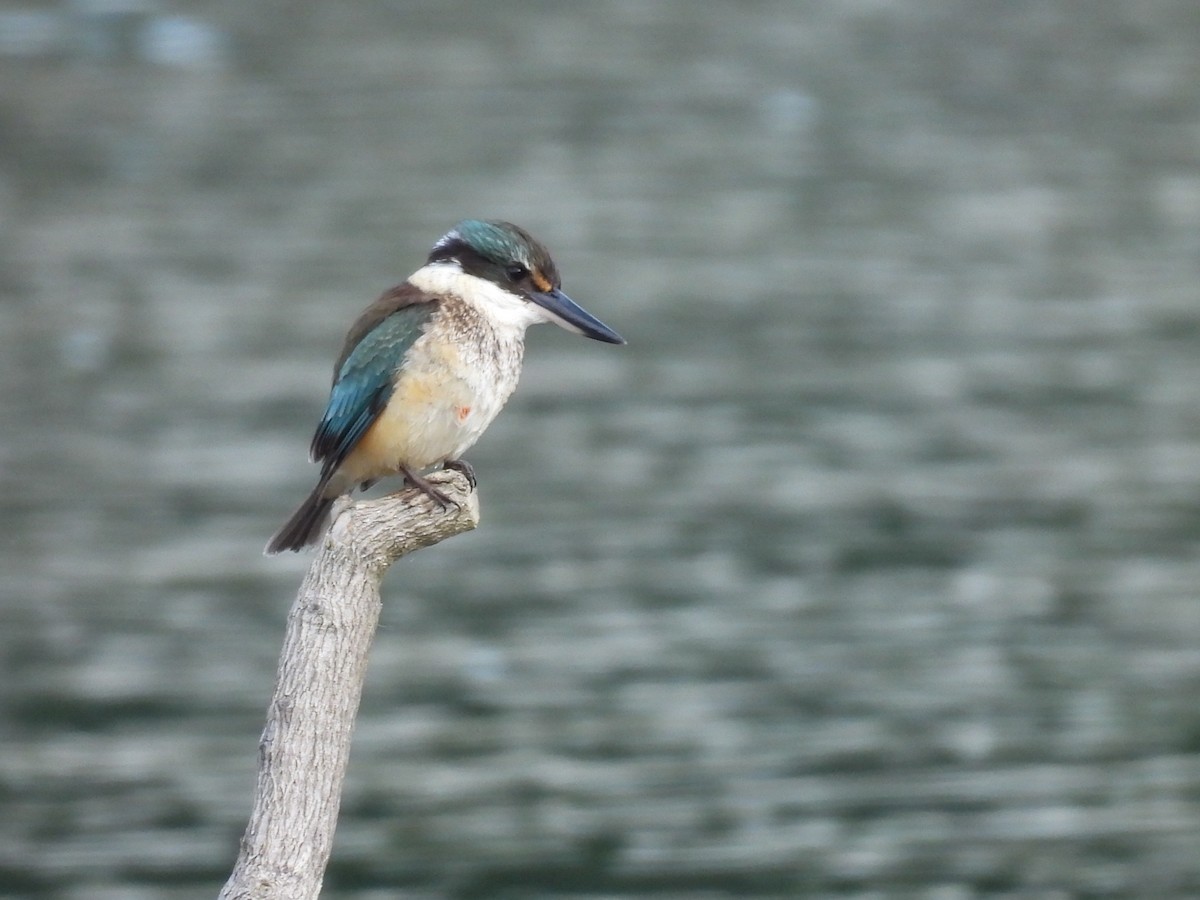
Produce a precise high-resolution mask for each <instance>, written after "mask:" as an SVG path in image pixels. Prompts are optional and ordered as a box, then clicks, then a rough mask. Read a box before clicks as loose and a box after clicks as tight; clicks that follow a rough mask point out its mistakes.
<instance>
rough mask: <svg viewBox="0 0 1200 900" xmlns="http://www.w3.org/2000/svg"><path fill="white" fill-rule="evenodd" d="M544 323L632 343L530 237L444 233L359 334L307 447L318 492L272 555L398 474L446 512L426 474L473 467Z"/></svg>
mask: <svg viewBox="0 0 1200 900" xmlns="http://www.w3.org/2000/svg"><path fill="white" fill-rule="evenodd" d="M539 322H553V323H554V324H555V325H559V326H561V327H562V328H565V329H566V330H568V331H573V332H575V333H577V334H581V335H583V336H584V337H589V338H592V339H593V340H597V341H604V342H605V343H609V344H624V343H625V339H624V338H622V337H621V336H620V335H619V334H617V333H616V332H615V331H613V330H612V329H611V328H609V327H608V326H607V325H605V324H604V323H603V322H601V321H600V320H599V319H597V318H596V317H595V316H593V315H592V314H591V313H589V312H588V311H587V310H585V309H584V308H583V307H581V306H579V304H577V303H575V302H574V301H573V300H572V299H571V298H570V297H568V296H567V295H566V294H564V293H563V291H562V280H561V279H560V277H559V274H558V268H557V267H556V266H555V265H554V261H553V260H552V259H551V258H550V254H549V252H548V251H547V250H546V248H545V247H544V246H542V245H541V244H540V243H538V242H537V241H536V240H534V238H533V237H532V236H531V235H530V234H529V233H528V232H527V231H525V230H524V229H522V228H518V227H517V226H516V225H513V224H512V223H511V222H500V221H482V220H478V219H467V220H465V221H463V222H459V223H458V224H457V225H455V226H454V227H453V228H452V229H450V231H448V232H446V234H445V235H443V236H442V237H441V238H439V239H438V241H437V243H435V244H434V245H433V250H431V251H430V253H429V258H428V260H426V262H425V265H424V266H422V267H421V268H420V269H418V270H417V271H416V272H414V273H413V274H412V275H410V276H409V277H408V280H407V281H405V282H404V283H403V284H400V285H397V286H396V287H393V288H391V289H390V290H387V291H385V292H384V293H383V295H382V296H381V297H380V298H379V299H378V300H376V301H375V302H374V303H372V304H371V305H370V306H368V307H367V308H366V309H365V310H364V311H363V313H362V315H361V316H359V318H358V321H356V322H355V323H354V325H352V326H351V328H350V331H349V333H348V334H347V335H346V341H345V344H344V345H343V347H342V353H341V355H340V356H339V357H338V360H337V362H336V363H335V364H334V367H333V387H332V388H331V390H330V393H329V402H328V404H327V405H326V407H325V415H324V416H323V417H322V418H321V422H320V424H319V425H317V430H316V433H315V434H314V435H313V439H312V444H311V446H310V448H309V455H310V457H311V459H312V461H313V462H319V463H321V474H320V477H319V478H318V479H317V486H316V487H315V488H313V491H312V493H311V494H309V495H308V498H307V499H306V500H305V501H304V502H303V503H302V504H300V508H299V509H297V510H296V512H295V513H294V514H293V515H292V517H291V518H290V519H288V521H287V523H286V524H285V525H284V526H283V527H282V528H280V529H279V531H278V532H277V533H276V534H275V536H274V537H273V538H271V541H270V543H268V544H267V548H266V552H267V553H268V554H275V553H280V552H282V551H284V550H300V549H302V548H304V547H307V546H309V545H312V544H315V543H316V542H317V539H318V538H319V537H320V536H321V534H322V533H323V532H324V530H325V527H326V526H327V524H328V519H329V513H330V510H331V509H332V507H333V504H334V501H336V500H337V498H338V497H340V496H342V495H343V494H347V493H350V492H352V491H353V490H355V489H356V488H363V489H365V488H368V487H370V486H371V485H372V484H374V483H375V482H376V481H378V480H379V479H380V478H384V477H386V476H389V475H402V476H404V479H405V481H406V482H407V483H408V484H410V485H412V486H413V487H415V488H418V489H419V490H421V491H422V492H424V493H425V494H426V495H428V496H429V497H431V498H432V499H433V500H434V501H436V502H437V503H438V504H439V505H440V506H441V507H442V508H443V509H445V508H447V507H448V506H449V505H450V503H451V501H450V499H449V497H447V495H446V494H445V493H443V492H442V491H441V490H439V489H438V488H437V487H436V486H435V485H433V484H431V483H430V482H429V481H428V480H427V479H426V478H425V477H424V473H426V472H428V471H429V470H430V469H432V468H434V467H435V466H439V465H440V466H443V467H445V466H460V467H461V466H465V464H464V463H462V461H461V458H462V454H463V453H465V452H466V451H467V450H468V449H469V448H470V447H471V446H472V445H474V443H475V442H476V441H477V440H479V438H480V436H481V435H482V434H483V432H484V431H485V430H486V429H487V427H488V425H490V424H491V423H492V420H493V419H495V418H496V415H497V414H498V413H499V412H500V410H501V408H502V407H503V406H504V404H505V402H506V401H507V400H508V398H509V396H511V395H512V392H513V390H514V389H515V388H516V386H517V379H518V377H519V376H520V374H521V360H522V357H523V355H524V350H525V329H526V328H528V327H529V326H530V325H535V324H537V323H539ZM467 471H468V472H469V467H468V468H467Z"/></svg>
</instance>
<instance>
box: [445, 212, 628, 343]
mask: <svg viewBox="0 0 1200 900" xmlns="http://www.w3.org/2000/svg"><path fill="white" fill-rule="evenodd" d="M429 264H430V265H453V266H457V267H458V268H459V269H460V270H461V271H462V272H463V273H464V274H466V275H471V276H474V277H475V278H480V279H482V280H484V281H487V282H489V283H490V284H493V285H495V286H496V287H499V288H500V289H501V290H502V291H504V292H505V293H506V294H509V295H512V296H513V297H515V298H517V299H518V300H519V301H520V302H521V303H525V304H529V306H530V310H531V312H534V317H535V318H537V319H540V320H542V321H546V322H553V323H554V324H555V325H558V326H560V327H562V328H565V329H567V330H568V331H574V332H575V333H577V334H582V335H583V336H584V337H589V338H593V339H594V340H597V341H604V342H606V343H609V344H623V343H625V339H624V338H623V337H621V336H620V335H619V334H617V333H616V332H615V331H613V330H612V329H611V328H609V327H608V326H607V325H605V324H604V323H603V322H601V321H600V320H599V319H597V318H596V317H595V316H593V315H592V314H591V313H589V312H588V311H587V310H585V309H584V308H583V307H581V306H580V305H579V304H577V303H576V302H575V301H573V300H572V299H571V298H570V297H568V296H567V295H566V294H564V293H563V292H562V288H561V285H562V279H561V278H559V275H558V268H557V267H556V266H555V265H554V260H552V259H551V258H550V254H549V252H547V250H546V248H545V247H543V246H542V245H541V244H540V243H538V242H537V241H536V240H535V239H534V238H533V236H532V235H531V234H529V232H527V231H525V230H524V229H523V228H519V227H517V226H516V225H513V224H512V223H511V222H495V221H482V220H480V219H466V220H464V221H462V222H459V223H458V224H457V225H455V226H454V227H453V228H452V229H450V231H448V232H446V234H444V235H443V236H442V237H441V238H440V239H439V240H438V242H437V243H436V244H434V246H433V250H432V251H430V254H429Z"/></svg>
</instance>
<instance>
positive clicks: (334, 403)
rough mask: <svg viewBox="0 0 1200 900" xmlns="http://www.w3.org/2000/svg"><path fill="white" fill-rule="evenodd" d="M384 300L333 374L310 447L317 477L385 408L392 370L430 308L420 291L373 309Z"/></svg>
mask: <svg viewBox="0 0 1200 900" xmlns="http://www.w3.org/2000/svg"><path fill="white" fill-rule="evenodd" d="M394 293H395V292H390V294H394ZM388 299H389V294H385V295H384V296H383V297H381V298H380V300H379V301H377V302H376V304H375V305H374V306H372V307H370V308H369V309H368V310H367V312H366V313H365V314H364V317H363V319H362V320H360V324H358V325H356V326H355V327H354V328H352V329H351V331H350V335H349V337H348V339H347V346H346V349H345V350H344V351H343V352H342V356H341V359H339V360H338V365H337V368H336V369H335V370H334V376H333V389H332V390H331V391H330V393H329V404H328V406H326V407H325V415H324V416H323V417H322V419H321V424H320V425H318V426H317V432H316V434H314V435H313V439H312V446H311V447H310V453H311V455H312V458H313V461H314V462H317V461H320V462H323V463H324V465H323V466H322V467H321V475H322V478H328V477H329V476H330V475H332V474H333V473H334V472H335V471H336V470H337V468H338V466H340V465H341V464H342V462H343V461H344V460H345V459H346V457H347V456H348V455H349V453H350V451H351V450H353V449H354V445H355V444H357V443H358V442H359V440H360V439H361V438H362V436H363V435H364V434H366V432H367V429H368V428H370V427H371V424H372V423H373V422H374V421H375V419H376V418H378V416H379V413H380V412H382V410H383V408H384V407H385V406H386V405H387V402H388V398H390V397H391V395H392V380H393V376H394V374H395V371H396V367H397V366H399V365H400V361H401V360H402V359H403V358H404V354H405V353H407V352H408V349H409V347H411V346H412V345H413V342H414V341H416V339H417V338H419V337H420V336H421V333H422V331H423V330H424V328H425V324H426V323H427V322H428V321H429V319H430V317H431V316H432V315H433V309H434V303H433V302H432V301H431V299H430V298H428V297H426V296H425V295H423V294H420V293H419V292H417V293H416V294H415V295H409V296H404V297H393V298H392V299H393V302H392V303H391V304H389V305H390V306H391V307H392V308H391V309H390V311H389V310H388V309H387V308H386V307H384V308H378V307H380V306H381V304H382V303H383V301H385V300H388ZM396 301H401V302H399V303H397V302H396ZM372 318H373V319H375V320H376V321H374V323H373V324H372V323H371V319H372ZM364 320H365V322H366V325H367V327H363V322H364Z"/></svg>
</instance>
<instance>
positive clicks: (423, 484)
mask: <svg viewBox="0 0 1200 900" xmlns="http://www.w3.org/2000/svg"><path fill="white" fill-rule="evenodd" d="M400 471H401V472H403V473H404V480H405V481H407V482H408V483H409V484H411V485H412V486H413V487H415V488H416V489H417V490H419V491H420V492H421V493H423V494H424V495H425V496H426V497H428V498H429V499H430V500H432V501H433V502H434V503H436V504H437V505H438V506H440V507H441V508H442V509H444V510H445V509H449V508H450V507H451V506H458V504H457V503H455V502H454V500H453V499H451V497H450V495H449V494H447V493H446V492H445V491H443V490H441V489H440V488H438V487H437V486H436V485H434V484H432V483H431V482H430V481H429V480H428V479H426V478H425V477H423V476H421V475H418V474H417V473H416V472H413V471H412V470H411V469H406V468H403V467H401V469H400Z"/></svg>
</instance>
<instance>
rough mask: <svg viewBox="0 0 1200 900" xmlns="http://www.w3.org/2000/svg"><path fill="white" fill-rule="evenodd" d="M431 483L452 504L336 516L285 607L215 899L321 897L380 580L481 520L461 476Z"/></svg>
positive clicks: (423, 502) (409, 497)
mask: <svg viewBox="0 0 1200 900" xmlns="http://www.w3.org/2000/svg"><path fill="white" fill-rule="evenodd" d="M429 480H430V481H432V482H434V483H436V484H437V485H439V487H441V489H442V490H443V491H445V492H446V494H447V495H448V496H449V497H450V498H451V499H452V500H454V501H456V502H457V503H459V507H458V508H456V507H453V506H451V507H450V508H449V509H447V510H444V511H443V510H441V509H440V508H439V507H438V505H437V504H436V503H435V502H434V501H432V500H430V499H429V498H428V497H426V496H425V495H424V494H422V493H420V492H419V491H417V490H415V489H410V490H406V491H403V492H401V493H398V494H392V495H390V496H387V497H384V498H382V499H380V500H370V501H360V502H358V503H354V504H351V505H350V506H348V507H347V508H346V509H345V510H343V511H342V512H341V513H340V514H337V513H335V516H336V518H335V519H334V522H333V526H332V528H330V530H329V533H328V535H327V536H326V537H325V538H324V540H323V541H322V542H321V544H320V546H319V547H318V549H317V553H316V556H315V557H314V558H313V561H312V565H310V566H309V569H308V574H307V576H305V579H304V582H303V584H302V585H301V586H300V591H299V593H298V594H297V595H296V601H295V603H294V604H293V605H292V609H291V612H290V613H288V620H287V629H286V633H285V635H284V641H283V652H282V654H281V655H280V658H279V671H278V674H277V675H276V681H275V695H274V696H273V697H272V698H271V703H270V706H269V707H268V709H267V724H266V727H265V728H264V729H263V733H262V740H261V742H260V743H259V767H258V783H257V786H256V789H255V795H254V805H253V810H252V812H251V814H250V823H249V824H248V825H247V826H246V833H245V834H244V835H243V837H242V842H241V849H240V852H239V853H238V859H237V864H236V865H235V867H234V870H233V874H232V875H230V877H229V881H228V882H226V884H225V887H224V889H223V890H222V891H221V894H220V900H311V898H315V897H317V896H318V895H319V894H320V892H321V881H322V879H323V878H324V875H325V866H326V864H327V863H328V861H329V853H330V849H331V847H332V844H333V832H334V828H335V827H336V825H337V815H338V807H339V806H340V804H341V793H342V781H343V779H344V777H345V774H346V761H347V759H348V757H349V754H350V736H351V733H352V731H353V729H354V719H355V716H356V715H357V713H358V703H359V698H360V697H361V696H362V686H363V678H364V676H365V674H366V667H367V654H368V652H369V651H370V648H371V641H372V639H373V638H374V636H375V629H376V626H377V625H378V623H379V612H380V608H381V606H382V601H381V599H380V594H379V584H380V581H381V580H382V578H383V576H384V573H385V572H387V569H388V567H389V566H390V565H391V564H392V563H393V562H395V561H396V560H397V559H399V558H400V557H401V556H404V555H405V554H407V553H412V552H413V551H414V550H420V549H421V548H422V547H428V546H430V545H432V544H436V543H437V542H439V541H442V540H445V539H446V538H448V537H452V536H454V535H456V534H460V533H462V532H464V531H470V530H471V529H472V528H474V527H475V526H476V525H477V524H478V523H479V504H478V499H477V497H476V494H475V491H474V488H473V486H472V485H471V484H469V483H468V479H467V478H466V476H464V475H463V474H462V473H460V472H457V471H443V472H435V473H433V474H432V475H430V476H429Z"/></svg>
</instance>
